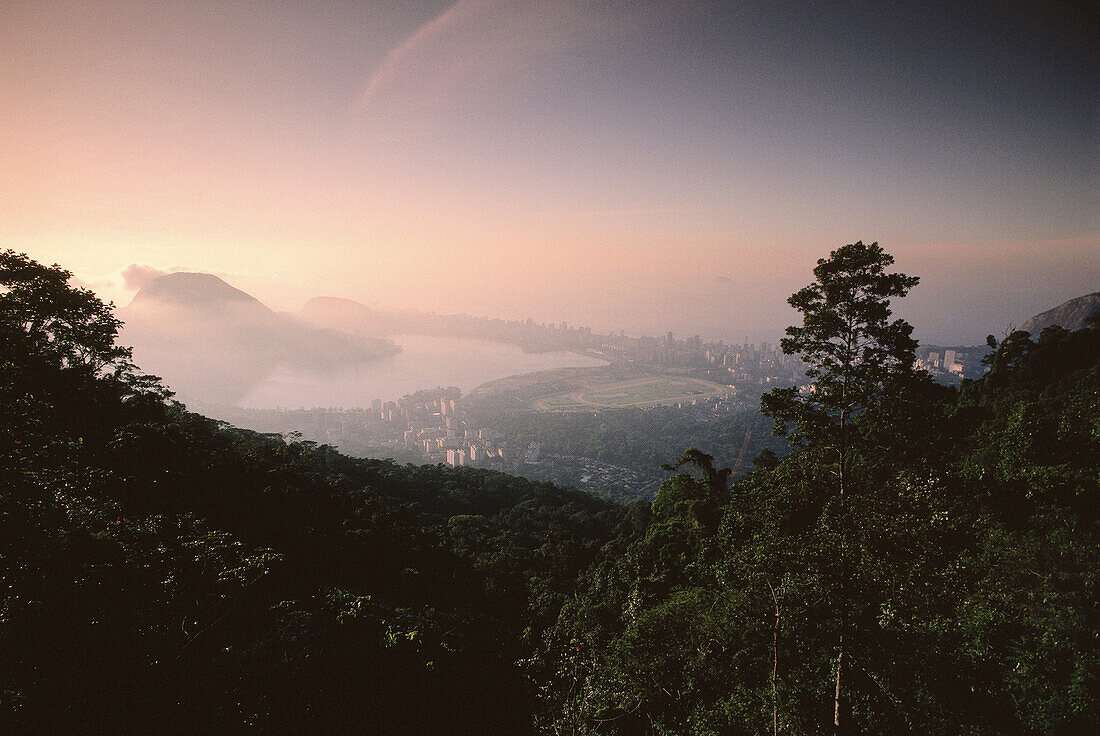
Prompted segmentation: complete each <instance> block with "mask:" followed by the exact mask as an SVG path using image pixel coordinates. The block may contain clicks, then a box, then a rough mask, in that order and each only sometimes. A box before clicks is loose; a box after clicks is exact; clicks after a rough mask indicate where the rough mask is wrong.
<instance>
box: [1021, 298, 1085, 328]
mask: <svg viewBox="0 0 1100 736" xmlns="http://www.w3.org/2000/svg"><path fill="white" fill-rule="evenodd" d="M1097 312H1100V291H1094V292H1093V293H1091V294H1085V295H1084V296H1079V297H1077V298H1076V299H1070V300H1069V301H1068V302H1063V303H1062V304H1059V305H1058V306H1057V307H1055V308H1054V309H1048V310H1047V311H1045V312H1042V313H1040V314H1037V315H1035V316H1034V317H1032V318H1031V319H1029V320H1028V321H1027V322H1024V323H1023V324H1022V325H1020V329H1021V330H1024V331H1026V332H1030V333H1031V334H1032V335H1038V334H1039V333H1040V332H1042V331H1043V328H1044V327H1050V326H1052V325H1058V326H1059V327H1062V328H1065V329H1067V330H1070V331H1073V330H1079V329H1081V328H1082V327H1084V326H1085V324H1086V322H1087V321H1088V318H1089V317H1091V316H1092V315H1093V314H1095V313H1097Z"/></svg>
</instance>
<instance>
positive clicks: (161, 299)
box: [118, 272, 400, 403]
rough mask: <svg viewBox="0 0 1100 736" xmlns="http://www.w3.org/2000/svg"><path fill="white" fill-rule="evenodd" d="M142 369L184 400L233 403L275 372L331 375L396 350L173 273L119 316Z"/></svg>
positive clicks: (214, 282) (214, 280) (207, 280)
mask: <svg viewBox="0 0 1100 736" xmlns="http://www.w3.org/2000/svg"><path fill="white" fill-rule="evenodd" d="M118 316H119V318H120V319H122V321H123V323H124V326H123V329H122V339H123V340H124V341H125V342H128V343H129V344H131V345H132V346H133V348H134V359H135V362H136V363H137V364H138V365H139V366H141V368H142V370H144V371H148V372H150V373H154V374H156V375H159V376H161V377H163V378H164V379H165V382H166V383H167V384H168V385H169V387H171V388H172V389H173V390H174V391H177V392H178V393H179V394H180V395H181V397H182V398H184V399H185V400H196V399H198V400H201V401H205V402H213V403H234V402H236V401H238V400H240V399H241V398H242V397H243V396H245V395H246V394H247V393H248V391H249V390H250V389H251V388H252V387H253V386H255V385H256V384H258V383H259V382H260V381H262V380H264V378H266V377H267V376H268V375H269V374H270V373H271V372H272V371H273V370H275V369H276V368H278V367H279V366H289V367H293V368H299V369H307V370H312V371H331V370H339V369H341V368H344V367H347V366H350V365H355V364H359V363H364V362H367V361H370V360H374V359H377V358H380V357H383V356H386V355H392V354H394V353H396V352H398V351H399V350H400V348H398V347H397V345H396V344H395V343H394V342H393V341H392V340H386V339H377V338H370V337H361V336H356V335H351V334H345V333H342V332H339V331H337V330H333V329H326V328H322V327H315V326H311V325H307V324H304V323H302V322H300V321H299V320H297V319H295V318H293V317H290V316H287V315H282V314H278V313H276V312H274V311H272V310H271V309H269V308H268V307H267V306H265V305H264V304H263V303H262V302H260V301H259V300H258V299H256V298H255V297H253V296H251V295H250V294H247V293H246V292H244V291H241V290H240V289H237V288H235V287H233V286H231V285H229V284H227V283H226V282H225V281H223V280H222V279H220V278H218V277H217V276H213V275H211V274H204V273H187V272H180V273H172V274H168V275H165V276H161V277H159V278H157V279H155V280H154V281H152V282H151V283H149V284H148V285H146V286H145V287H143V288H142V289H141V290H140V291H139V292H138V293H137V295H135V297H134V299H133V301H131V302H130V304H128V305H127V306H125V307H123V308H122V309H120V310H118Z"/></svg>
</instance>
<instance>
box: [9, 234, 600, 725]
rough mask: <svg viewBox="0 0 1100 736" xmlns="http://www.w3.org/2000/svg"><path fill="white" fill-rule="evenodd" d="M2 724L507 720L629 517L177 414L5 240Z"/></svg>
mask: <svg viewBox="0 0 1100 736" xmlns="http://www.w3.org/2000/svg"><path fill="white" fill-rule="evenodd" d="M0 258H2V260H0V283H2V284H3V286H4V291H3V292H0V315H2V318H0V340H2V343H0V347H2V354H0V410H2V412H3V414H2V416H3V428H4V431H3V432H2V433H0V474H2V475H0V483H2V485H0V494H2V495H0V586H2V587H0V589H2V590H3V602H2V607H0V652H2V653H3V656H0V732H3V733H5V734H8V733H33V734H46V733H107V732H114V733H128V734H132V733H188V734H194V733H219V732H220V733H236V732H239V731H241V730H254V731H258V732H268V733H385V734H398V733H407V734H421V733H470V734H475V733H476V734H484V733H524V732H527V731H530V730H531V726H530V723H531V713H532V712H533V711H534V709H535V694H536V693H535V690H534V687H533V684H532V683H533V682H534V681H535V680H536V679H537V678H538V677H539V676H540V674H539V671H538V668H537V666H535V665H534V664H532V665H530V666H527V667H520V666H518V665H517V662H518V661H520V660H522V659H525V658H529V657H530V655H531V654H532V652H533V649H534V643H535V642H536V641H537V640H538V637H539V636H540V634H541V632H542V630H543V629H544V628H545V627H546V626H547V625H548V624H550V623H551V622H552V621H553V620H554V618H556V616H557V610H558V608H559V607H560V604H561V601H562V600H563V599H564V597H566V596H567V595H569V592H570V590H571V587H572V582H573V578H574V577H575V576H576V574H577V572H578V571H579V570H580V569H582V568H583V567H585V566H586V564H587V563H588V561H589V560H590V559H591V558H592V556H593V554H594V552H595V551H596V550H597V548H598V547H599V545H600V544H601V543H602V542H603V540H604V539H606V538H607V536H608V535H609V532H610V530H611V528H612V526H613V525H614V524H615V523H616V521H617V520H618V519H619V517H620V516H621V515H622V512H621V511H620V510H619V509H617V508H615V507H611V506H609V505H608V504H605V503H602V502H599V501H597V500H595V499H593V498H592V497H590V496H587V495H585V494H582V493H579V492H576V491H565V490H561V489H558V488H554V487H552V486H548V485H544V484H535V483H530V482H528V481H525V480H522V479H518V478H513V477H510V476H505V475H501V474H498V473H491V472H485V471H474V470H461V469H460V470H449V469H443V468H439V467H434V466H427V467H421V468H413V467H408V466H406V467H400V466H396V465H394V464H392V463H389V462H382V461H361V460H352V459H350V458H347V457H344V456H342V455H339V454H338V453H336V452H335V451H333V450H331V449H330V448H326V447H317V446H313V445H311V444H309V443H296V444H290V445H287V444H284V443H283V441H282V439H280V438H275V439H272V438H269V437H265V436H261V435H257V434H255V433H252V432H246V431H242V430H237V429H234V428H232V427H228V426H225V425H222V424H218V423H216V422H214V421H211V420H208V419H205V418H203V417H201V416H198V415H195V414H191V413H188V412H187V411H185V410H184V409H183V407H181V406H179V405H178V404H174V403H173V402H171V401H170V400H168V396H167V394H166V392H165V391H164V390H163V389H162V388H160V387H159V385H158V384H157V383H156V382H155V381H154V380H152V379H150V378H149V377H146V376H142V375H141V374H140V373H139V372H138V371H137V370H136V369H135V367H134V366H132V365H130V363H129V355H128V351H127V350H126V349H124V348H121V347H118V346H115V345H114V336H115V331H116V330H117V327H118V324H117V321H116V320H115V319H114V318H113V317H112V316H111V313H110V310H109V309H108V308H107V307H105V306H104V305H103V304H102V303H100V302H98V300H96V299H95V297H94V296H93V295H92V294H91V293H90V292H87V291H83V290H75V289H73V288H71V287H69V286H68V285H67V280H68V278H69V274H68V273H67V272H65V271H63V270H61V269H59V268H56V267H55V268H44V267H42V266H39V265H38V264H36V263H34V262H31V261H29V260H28V259H26V258H25V257H22V256H19V255H16V254H14V253H12V252H10V251H9V252H7V253H3V254H0Z"/></svg>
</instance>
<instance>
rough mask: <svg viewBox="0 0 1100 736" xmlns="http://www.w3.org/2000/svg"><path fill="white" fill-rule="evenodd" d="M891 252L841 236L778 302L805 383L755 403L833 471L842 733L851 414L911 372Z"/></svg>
mask: <svg viewBox="0 0 1100 736" xmlns="http://www.w3.org/2000/svg"><path fill="white" fill-rule="evenodd" d="M893 262H894V259H893V257H892V256H891V255H889V254H888V253H886V252H885V251H884V250H883V249H882V248H881V247H880V246H879V244H878V243H871V244H870V245H865V244H864V243H863V242H862V241H858V242H855V243H851V244H849V245H845V246H843V247H842V248H838V249H837V250H835V251H833V252H832V253H830V254H829V257H828V258H827V259H825V258H823V259H820V260H818V262H817V266H816V267H815V268H814V276H815V281H814V283H812V284H810V285H808V286H806V287H805V288H803V289H801V290H799V291H798V292H796V293H795V294H793V295H792V296H791V297H790V299H788V302H789V303H790V305H791V306H792V307H794V308H795V309H797V310H798V311H799V312H801V313H802V318H803V319H802V325H801V326H791V327H788V328H787V337H785V338H784V339H783V341H782V343H781V345H782V348H783V352H784V353H786V354H788V355H797V356H799V357H800V358H801V359H802V361H803V362H804V363H805V364H806V365H807V371H806V375H807V377H808V378H809V379H810V383H809V385H808V386H804V387H791V388H785V389H775V390H773V391H771V392H770V393H768V394H766V395H765V396H764V397H763V399H762V400H761V411H762V412H763V413H764V414H765V415H766V416H770V417H771V418H772V419H774V420H775V431H776V433H777V434H780V435H787V436H789V437H790V439H791V440H792V442H793V443H795V444H801V445H804V446H808V447H811V448H816V449H818V450H820V452H819V453H818V456H819V457H822V458H823V459H824V462H826V463H828V464H829V465H830V466H831V468H832V469H833V470H834V471H835V477H836V481H837V485H836V496H835V506H836V512H835V517H836V521H837V530H838V532H839V534H838V549H837V550H836V557H837V559H836V563H837V565H836V568H837V574H838V588H839V591H838V592H839V595H840V600H839V601H838V603H839V604H840V605H839V606H838V607H839V610H840V616H841V622H840V631H839V636H838V646H837V658H836V680H835V692H834V696H833V701H834V702H833V705H834V731H835V733H837V734H842V733H846V732H847V730H848V728H847V721H848V717H847V708H848V704H847V691H846V689H847V687H848V685H847V682H846V678H845V674H844V673H845V667H846V659H847V657H846V654H847V650H848V647H850V645H851V641H850V632H849V631H848V629H849V622H848V612H847V608H848V606H847V603H846V602H847V601H848V599H849V597H850V595H851V594H852V591H851V590H850V588H851V572H850V570H849V565H850V560H849V554H848V533H849V531H850V528H849V521H850V520H849V518H848V516H849V513H848V506H849V501H848V497H849V495H850V494H851V491H852V478H851V471H852V468H851V465H852V460H853V452H854V451H855V450H856V449H857V448H855V447H854V446H853V440H854V439H855V437H854V436H853V435H854V433H853V431H852V429H853V424H854V422H857V421H858V420H859V418H860V417H861V416H864V415H866V414H867V413H869V412H874V411H875V410H877V409H880V408H882V407H884V406H886V405H888V404H889V402H890V401H892V400H893V398H895V397H896V393H897V390H899V389H900V388H901V387H902V386H904V385H906V384H907V381H906V380H905V379H907V378H910V377H912V376H913V375H914V371H913V363H914V359H915V350H916V347H917V342H916V341H915V340H914V339H913V338H912V332H913V328H912V326H911V325H909V324H908V323H906V322H905V321H904V320H901V319H896V320H893V321H891V320H890V317H891V311H890V299H891V298H893V297H902V296H905V295H906V293H908V291H909V290H910V289H911V288H913V286H915V285H916V284H917V281H918V279H917V277H915V276H906V275H905V274H901V273H889V272H888V271H887V269H888V268H889V267H890V266H891V265H892V264H893Z"/></svg>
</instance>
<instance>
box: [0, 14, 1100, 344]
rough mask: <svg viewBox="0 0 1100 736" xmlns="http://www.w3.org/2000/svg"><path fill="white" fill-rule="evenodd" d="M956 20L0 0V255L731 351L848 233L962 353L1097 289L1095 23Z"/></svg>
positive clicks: (112, 274) (90, 273)
mask: <svg viewBox="0 0 1100 736" xmlns="http://www.w3.org/2000/svg"><path fill="white" fill-rule="evenodd" d="M917 5H919V6H921V7H915V6H917ZM958 5H962V4H955V3H950V4H944V6H943V7H935V5H933V4H923V3H921V4H912V3H898V4H891V3H875V4H873V6H872V5H870V4H868V5H862V4H851V3H838V2H828V3H820V4H815V3H807V2H797V3H760V4H755V3H707V2H700V3H689V2H668V3H655V2H636V1H633V0H632V1H630V2H573V1H569V0H565V1H563V2H554V3H542V2H539V3H532V2H503V1H494V0H460V1H459V2H456V3H449V2H427V1H422V2H407V1H402V2H392V3H391V2H375V3H369V4H367V3H362V4H360V3H337V2H331V3H301V4H297V3H285V4H281V3H280V4H274V3H264V4H245V3H240V4H236V3H234V4H231V3H194V4H182V3H167V4H162V3H152V2H142V3H133V4H123V3H99V2H95V3H93V2H72V1H70V2H62V3H56V4H52V3H37V2H25V3H5V4H3V6H2V7H0V38H3V42H2V43H0V69H3V73H2V74H0V125H2V129H3V131H4V134H3V136H0V243H2V246H3V247H11V248H14V249H16V250H20V251H26V252H27V253H29V254H30V255H31V256H32V257H33V258H35V259H37V260H40V261H44V262H49V263H52V262H59V263H61V264H63V265H64V266H66V267H68V268H70V269H72V270H74V271H75V272H76V274H77V276H78V277H79V278H80V279H81V280H82V281H83V282H84V283H86V284H87V285H89V286H90V287H92V288H93V289H95V290H96V291H97V292H98V293H100V294H101V295H102V296H104V297H106V298H109V299H113V300H115V301H116V303H119V304H125V303H126V302H128V301H129V300H130V298H131V297H132V295H133V294H134V292H135V291H136V289H137V288H138V287H139V286H140V285H141V284H142V283H145V282H147V281H148V279H149V278H150V277H151V276H154V275H157V274H159V273H163V272H166V271H170V270H196V271H205V272H209V273H214V274H218V275H220V276H222V277H223V278H225V279H226V280H227V281H229V282H230V283H232V284H233V285H234V286H236V287H238V288H240V289H243V290H245V291H247V292H248V293H250V294H252V295H254V296H256V297H257V298H259V299H260V300H261V301H263V302H264V303H265V304H266V305H268V306H270V307H272V308H273V309H276V310H296V309H298V308H300V307H301V306H302V304H303V303H304V302H305V301H306V300H307V299H308V298H310V297H313V296H320V295H329V296H338V297H345V298H350V299H355V300H357V301H359V302H362V303H364V304H368V305H371V306H378V307H387V308H418V309H429V310H435V311H439V312H444V313H452V312H467V313H471V314H476V315H487V316H500V317H506V318H513V319H523V318H527V317H534V318H535V319H537V320H540V321H541V320H544V321H553V322H559V321H562V320H565V321H568V322H570V323H573V324H581V325H587V326H591V327H593V328H595V329H597V330H604V331H610V330H616V331H617V330H619V329H625V330H627V331H628V333H631V334H662V333H664V332H665V331H667V330H674V331H675V332H676V333H677V334H694V333H698V334H702V335H703V336H704V337H710V338H723V339H736V340H740V339H742V338H743V337H745V336H748V337H750V338H751V339H754V340H757V339H774V337H775V336H777V335H778V334H779V333H780V331H781V330H782V327H783V326H784V325H786V324H788V323H789V322H790V321H791V320H792V319H793V318H794V314H793V312H791V311H790V310H789V309H788V308H787V306H786V304H785V299H786V297H787V296H788V295H789V294H790V293H791V292H792V291H793V290H795V289H796V288H798V287H799V286H801V285H803V284H805V283H806V282H808V281H809V280H810V278H811V275H810V270H811V268H812V267H813V264H814V263H815V261H816V259H817V258H819V257H823V256H825V255H827V254H828V252H829V251H830V250H831V249H833V248H836V247H838V246H840V245H842V244H844V243H848V242H853V241H855V240H857V239H863V240H865V241H870V240H877V241H879V242H880V243H882V244H883V246H884V247H886V249H887V250H888V251H890V252H891V253H893V254H894V255H895V257H896V258H897V266H898V267H899V268H900V269H901V270H904V271H907V272H909V273H913V274H917V275H919V276H921V278H922V282H921V285H920V286H919V287H918V288H917V289H916V290H915V291H914V292H913V294H912V295H911V296H910V297H909V298H908V299H907V300H906V302H905V304H904V305H903V306H901V307H900V309H899V310H898V311H899V312H900V313H901V314H902V316H905V317H906V318H908V319H909V320H910V321H912V322H913V323H914V325H916V328H917V336H918V337H919V338H921V339H923V340H927V341H931V342H938V343H941V344H944V343H946V344H974V343H980V342H981V341H982V339H983V338H984V336H985V334H987V333H989V332H1000V331H1002V330H1003V329H1004V328H1005V327H1006V326H1007V325H1008V324H1009V323H1013V322H1014V323H1017V324H1018V323H1020V322H1022V321H1023V320H1024V319H1026V318H1027V317H1029V316H1031V315H1032V314H1035V313H1036V312H1039V311H1042V310H1044V309H1047V308H1050V307H1052V306H1054V305H1056V304H1058V303H1060V302H1062V301H1065V300H1066V299H1069V298H1071V297H1075V296H1079V295H1081V294H1084V293H1087V292H1091V291H1095V290H1096V289H1097V288H1098V284H1100V234H1098V233H1100V223H1098V221H1097V213H1098V212H1100V202H1098V197H1097V191H1098V186H1097V185H1098V177H1097V171H1098V167H1097V153H1098V142H1100V132H1098V131H1100V113H1098V105H1097V95H1096V80H1097V66H1098V65H1097V52H1096V47H1095V45H1094V43H1095V36H1094V31H1095V29H1096V21H1097V17H1096V14H1095V12H1094V11H1089V10H1085V9H1077V8H1076V7H1075V5H1074V4H1069V3H1066V4H1056V3H1050V4H1028V5H1027V6H1026V7H1025V5H1024V4H1023V3H967V4H965V5H966V6H967V7H965V8H962V7H957V6H958Z"/></svg>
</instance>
